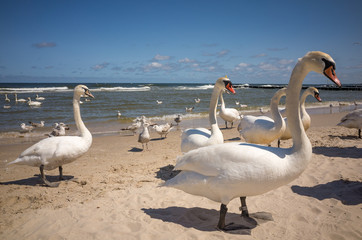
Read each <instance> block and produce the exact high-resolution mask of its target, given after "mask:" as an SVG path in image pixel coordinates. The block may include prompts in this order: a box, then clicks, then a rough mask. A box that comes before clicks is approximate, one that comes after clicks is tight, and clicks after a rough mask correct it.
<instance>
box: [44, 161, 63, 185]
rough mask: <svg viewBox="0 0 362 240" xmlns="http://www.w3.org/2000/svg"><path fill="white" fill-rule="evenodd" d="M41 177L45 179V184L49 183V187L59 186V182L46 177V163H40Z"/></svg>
mask: <svg viewBox="0 0 362 240" xmlns="http://www.w3.org/2000/svg"><path fill="white" fill-rule="evenodd" d="M40 178H41V180H42V181H43V183H44V184H45V185H47V186H48V187H58V186H59V182H54V183H51V182H49V181H48V180H47V179H46V177H45V174H44V165H40Z"/></svg>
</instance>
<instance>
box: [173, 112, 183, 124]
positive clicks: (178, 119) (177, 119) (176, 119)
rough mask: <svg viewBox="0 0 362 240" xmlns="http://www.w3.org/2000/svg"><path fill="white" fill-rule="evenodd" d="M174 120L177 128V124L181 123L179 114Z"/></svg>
mask: <svg viewBox="0 0 362 240" xmlns="http://www.w3.org/2000/svg"><path fill="white" fill-rule="evenodd" d="M174 120H175V122H176V123H177V126H178V124H179V123H180V122H181V120H182V117H181V115H180V114H179V115H177V117H176V118H175V119H174Z"/></svg>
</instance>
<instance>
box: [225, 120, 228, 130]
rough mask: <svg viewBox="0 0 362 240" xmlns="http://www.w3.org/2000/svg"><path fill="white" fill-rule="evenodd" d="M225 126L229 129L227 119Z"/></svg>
mask: <svg viewBox="0 0 362 240" xmlns="http://www.w3.org/2000/svg"><path fill="white" fill-rule="evenodd" d="M225 128H226V129H227V128H228V122H227V121H225Z"/></svg>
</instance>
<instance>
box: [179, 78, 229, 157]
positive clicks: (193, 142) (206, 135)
mask: <svg viewBox="0 0 362 240" xmlns="http://www.w3.org/2000/svg"><path fill="white" fill-rule="evenodd" d="M225 89H227V90H229V91H230V92H232V93H235V90H234V89H233V87H232V83H231V81H230V80H229V79H228V78H227V77H222V78H219V79H218V80H217V81H216V83H215V86H214V90H213V92H212V95H211V100H210V107H209V122H210V125H211V131H209V130H208V129H206V128H196V129H186V130H185V131H184V132H183V133H182V136H181V151H182V152H188V151H190V150H192V149H196V148H199V147H203V146H209V145H214V144H220V143H223V142H224V137H223V135H222V132H221V131H220V129H219V126H218V124H217V119H216V108H217V102H218V99H219V96H220V94H221V92H223V91H224V90H225Z"/></svg>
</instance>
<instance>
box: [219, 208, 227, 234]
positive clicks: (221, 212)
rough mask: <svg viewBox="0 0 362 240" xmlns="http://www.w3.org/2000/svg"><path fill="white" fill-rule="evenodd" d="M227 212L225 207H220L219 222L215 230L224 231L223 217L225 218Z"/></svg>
mask: <svg viewBox="0 0 362 240" xmlns="http://www.w3.org/2000/svg"><path fill="white" fill-rule="evenodd" d="M227 211H228V208H227V207H226V205H225V204H221V206H220V218H219V222H218V224H217V228H218V229H220V230H224V229H225V216H226V213H227Z"/></svg>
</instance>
